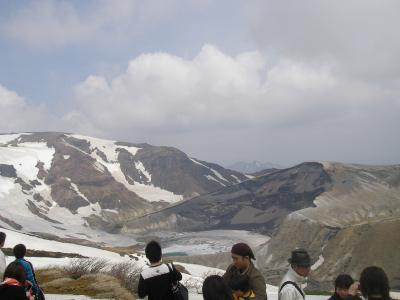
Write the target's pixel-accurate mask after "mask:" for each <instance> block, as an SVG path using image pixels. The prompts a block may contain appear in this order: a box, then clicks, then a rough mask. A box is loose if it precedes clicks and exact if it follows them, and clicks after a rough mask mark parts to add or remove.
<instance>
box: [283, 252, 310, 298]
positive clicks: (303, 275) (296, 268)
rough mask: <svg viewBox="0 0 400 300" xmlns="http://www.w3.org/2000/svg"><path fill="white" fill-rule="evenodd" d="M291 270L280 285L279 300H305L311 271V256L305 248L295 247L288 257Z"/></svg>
mask: <svg viewBox="0 0 400 300" xmlns="http://www.w3.org/2000/svg"><path fill="white" fill-rule="evenodd" d="M288 262H289V263H290V267H289V270H288V271H287V273H286V274H285V276H284V277H283V278H282V282H281V284H280V285H279V292H278V299H279V300H304V299H305V293H304V289H303V288H304V286H305V285H306V283H307V276H308V274H309V273H310V271H311V258H310V255H309V254H308V253H307V251H306V250H304V249H295V250H293V251H292V255H291V257H290V258H289V259H288Z"/></svg>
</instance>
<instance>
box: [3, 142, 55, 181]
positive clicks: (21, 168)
mask: <svg viewBox="0 0 400 300" xmlns="http://www.w3.org/2000/svg"><path fill="white" fill-rule="evenodd" d="M54 153H55V150H54V148H49V147H47V144H46V143H21V144H18V147H13V146H9V147H0V163H3V164H8V165H13V166H14V168H15V169H16V170H17V175H18V176H19V177H21V178H22V179H28V180H34V179H36V178H37V173H38V171H39V170H38V168H37V167H36V165H37V163H38V162H42V163H43V164H44V168H45V170H48V169H50V167H51V162H52V160H53V157H54Z"/></svg>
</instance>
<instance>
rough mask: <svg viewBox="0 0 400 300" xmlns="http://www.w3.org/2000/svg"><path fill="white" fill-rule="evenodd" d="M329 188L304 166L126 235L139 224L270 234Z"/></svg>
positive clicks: (316, 168) (172, 211) (200, 201)
mask: <svg viewBox="0 0 400 300" xmlns="http://www.w3.org/2000/svg"><path fill="white" fill-rule="evenodd" d="M330 186H331V180H330V177H329V176H328V174H327V173H326V172H325V171H324V169H323V166H322V165H321V164H319V163H304V164H301V165H299V166H296V167H294V168H290V169H286V170H281V171H278V172H275V173H272V174H269V175H264V176H261V177H257V178H255V179H251V180H247V181H245V182H242V183H240V184H237V185H234V186H230V187H227V188H225V189H222V190H220V191H218V192H214V193H211V194H207V195H203V196H199V197H196V198H193V199H191V200H189V201H187V202H185V203H182V204H180V205H177V206H174V207H171V208H167V209H165V210H163V211H162V212H159V213H156V214H151V215H148V216H145V217H143V218H139V219H137V220H133V221H131V222H129V223H127V225H126V228H125V230H127V231H130V229H131V228H135V231H136V232H137V230H136V228H138V224H140V223H141V224H142V229H143V230H160V229H161V228H165V226H166V224H165V220H176V224H172V223H168V227H169V228H174V230H181V231H190V230H194V231H199V230H209V229H249V230H257V231H259V232H264V233H268V234H271V233H272V232H273V231H274V230H275V228H276V227H277V226H279V224H280V223H281V222H282V220H283V219H284V218H285V217H286V216H287V215H288V214H289V213H290V212H293V211H296V210H299V209H302V208H305V207H312V206H314V204H313V201H314V199H315V198H316V197H317V196H318V195H320V194H321V193H323V192H324V191H325V190H327V189H329V188H330ZM170 216H175V218H173V219H171V218H170ZM157 224H159V225H158V226H157Z"/></svg>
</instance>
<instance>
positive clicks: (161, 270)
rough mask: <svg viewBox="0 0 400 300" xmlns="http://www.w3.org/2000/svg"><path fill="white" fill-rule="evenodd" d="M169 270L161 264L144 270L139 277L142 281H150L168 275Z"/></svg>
mask: <svg viewBox="0 0 400 300" xmlns="http://www.w3.org/2000/svg"><path fill="white" fill-rule="evenodd" d="M169 272H170V271H169V268H168V266H167V265H166V264H162V265H159V266H156V267H148V268H146V269H144V270H143V271H142V272H141V273H140V275H141V276H142V278H143V279H145V280H146V279H150V278H153V277H157V276H160V275H164V274H168V273H169Z"/></svg>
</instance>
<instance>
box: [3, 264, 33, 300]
mask: <svg viewBox="0 0 400 300" xmlns="http://www.w3.org/2000/svg"><path fill="white" fill-rule="evenodd" d="M25 284H26V279H25V270H24V267H23V266H22V264H21V263H19V262H17V261H14V262H12V263H10V264H9V265H8V266H7V268H6V270H5V272H4V278H3V282H2V283H1V284H0V299H7V300H33V296H30V294H29V292H27V291H26V289H25Z"/></svg>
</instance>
